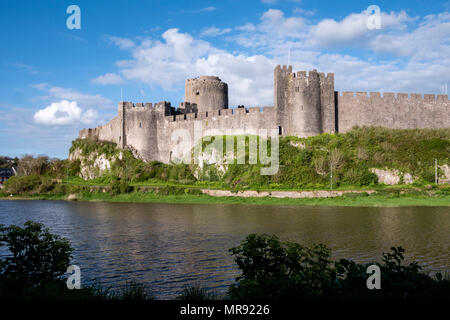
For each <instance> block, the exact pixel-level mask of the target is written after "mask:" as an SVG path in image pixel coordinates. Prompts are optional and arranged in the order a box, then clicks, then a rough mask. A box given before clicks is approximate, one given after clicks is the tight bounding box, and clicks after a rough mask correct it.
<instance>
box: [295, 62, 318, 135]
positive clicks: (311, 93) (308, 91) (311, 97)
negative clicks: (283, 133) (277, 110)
mask: <svg viewBox="0 0 450 320" xmlns="http://www.w3.org/2000/svg"><path fill="white" fill-rule="evenodd" d="M289 91H290V92H291V99H290V100H291V101H290V104H291V105H290V106H289V109H290V110H289V113H290V120H291V125H290V131H291V132H290V134H294V135H297V136H300V137H309V136H314V135H318V134H320V133H322V115H321V113H322V111H321V101H320V77H319V74H318V72H317V71H316V70H313V71H310V72H309V74H308V75H307V74H306V72H305V71H299V72H297V74H293V73H291V74H290V88H289Z"/></svg>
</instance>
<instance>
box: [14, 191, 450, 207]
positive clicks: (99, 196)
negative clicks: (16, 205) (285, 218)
mask: <svg viewBox="0 0 450 320" xmlns="http://www.w3.org/2000/svg"><path fill="white" fill-rule="evenodd" d="M12 199H34V200H66V199H67V196H65V195H37V196H33V197H27V198H24V197H22V198H20V197H19V198H16V197H13V198H12ZM78 200H80V201H95V202H129V203H180V204H249V205H279V206H280V205H281V206H285V205H287V206H348V207H398V206H450V195H445V194H444V195H435V196H429V195H417V194H405V195H389V194H387V195H366V194H365V195H364V194H363V195H351V196H350V195H347V196H342V197H335V198H301V199H294V198H270V197H266V198H256V197H251V198H242V197H213V196H209V195H159V194H155V193H152V192H133V193H126V194H119V195H114V196H113V195H110V194H108V193H84V194H81V195H78Z"/></svg>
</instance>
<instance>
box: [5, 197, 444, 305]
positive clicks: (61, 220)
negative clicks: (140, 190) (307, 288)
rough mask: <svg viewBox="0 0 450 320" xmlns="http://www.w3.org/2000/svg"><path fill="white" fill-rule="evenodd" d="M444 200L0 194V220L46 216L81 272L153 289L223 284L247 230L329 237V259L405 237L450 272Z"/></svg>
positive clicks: (417, 254)
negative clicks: (208, 201) (398, 203)
mask: <svg viewBox="0 0 450 320" xmlns="http://www.w3.org/2000/svg"><path fill="white" fill-rule="evenodd" d="M448 211H449V210H448V208H445V207H433V208H430V207H401V208H343V207H291V206H250V205H248V206H247V205H181V204H123V203H87V202H64V201H7V200H3V201H0V223H2V224H6V225H8V224H23V223H24V222H25V221H26V220H29V219H31V220H35V221H39V222H42V223H44V224H45V225H46V226H48V227H49V228H50V229H51V231H52V232H55V233H58V234H60V235H63V236H65V237H67V238H69V239H70V241H71V243H72V245H73V247H74V248H75V252H74V259H73V263H74V264H78V265H79V266H80V267H81V270H82V277H83V278H82V281H84V283H86V282H90V281H92V280H93V279H99V280H101V281H102V282H104V283H105V284H106V285H107V286H112V287H115V286H118V285H120V284H122V283H124V282H125V281H126V280H132V279H133V280H136V281H140V282H144V283H146V284H148V285H151V286H152V288H153V289H154V290H155V293H156V294H157V296H158V297H159V298H171V297H173V296H175V295H176V294H177V293H178V292H179V291H180V290H181V289H182V288H183V286H184V285H185V284H186V283H196V284H200V285H202V286H205V287H208V288H214V289H215V290H218V291H222V292H224V291H225V290H226V287H227V286H228V285H229V284H230V283H232V282H233V280H234V278H235V276H236V275H237V270H236V268H235V264H234V262H233V260H232V257H231V256H230V255H229V253H228V249H229V248H231V247H233V246H236V245H238V244H239V242H240V241H241V240H242V239H243V238H244V237H245V236H246V235H247V234H249V233H252V232H257V233H274V234H277V235H278V236H280V237H281V238H282V239H284V240H291V241H297V242H301V243H305V244H311V243H314V242H321V243H325V244H326V245H328V246H329V247H331V248H332V249H333V254H334V257H335V258H344V257H345V258H352V259H354V260H356V261H358V262H365V261H369V260H379V258H380V257H381V252H382V251H387V250H388V249H389V248H390V247H391V246H396V245H402V246H403V247H404V248H406V250H407V251H406V253H407V256H408V257H410V258H412V259H415V260H418V261H420V263H421V265H422V266H423V267H424V269H425V270H427V271H430V272H436V271H449V269H450V268H449V266H450V253H449V243H450V234H449V232H448V231H449V230H450V214H449V212H448Z"/></svg>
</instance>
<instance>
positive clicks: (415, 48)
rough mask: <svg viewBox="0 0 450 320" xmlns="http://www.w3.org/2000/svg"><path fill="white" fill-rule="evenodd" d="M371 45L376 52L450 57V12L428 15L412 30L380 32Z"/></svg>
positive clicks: (421, 56) (420, 56)
mask: <svg viewBox="0 0 450 320" xmlns="http://www.w3.org/2000/svg"><path fill="white" fill-rule="evenodd" d="M370 45H371V48H372V49H373V50H374V51H376V52H387V53H392V54H394V55H397V56H414V57H415V59H417V58H420V59H435V58H438V59H440V58H441V57H449V53H450V52H449V49H450V14H449V13H448V12H445V13H441V14H438V15H429V16H426V17H425V18H424V19H423V21H422V22H421V23H420V25H419V26H418V27H417V28H416V29H415V30H413V31H412V32H402V33H397V34H380V35H378V36H377V37H375V38H374V39H373V40H372V41H371V42H370ZM446 60H447V59H446Z"/></svg>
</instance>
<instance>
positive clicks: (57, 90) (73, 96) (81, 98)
mask: <svg viewBox="0 0 450 320" xmlns="http://www.w3.org/2000/svg"><path fill="white" fill-rule="evenodd" d="M47 93H48V96H45V97H41V98H44V99H51V100H54V99H63V100H71V101H76V102H77V103H78V104H79V105H80V106H82V107H83V108H95V109H108V108H111V107H113V106H114V103H113V101H112V100H111V99H108V98H105V97H103V96H101V95H99V94H96V95H91V94H86V93H81V92H79V91H77V90H74V89H71V88H62V87H50V88H48V89H47Z"/></svg>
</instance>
